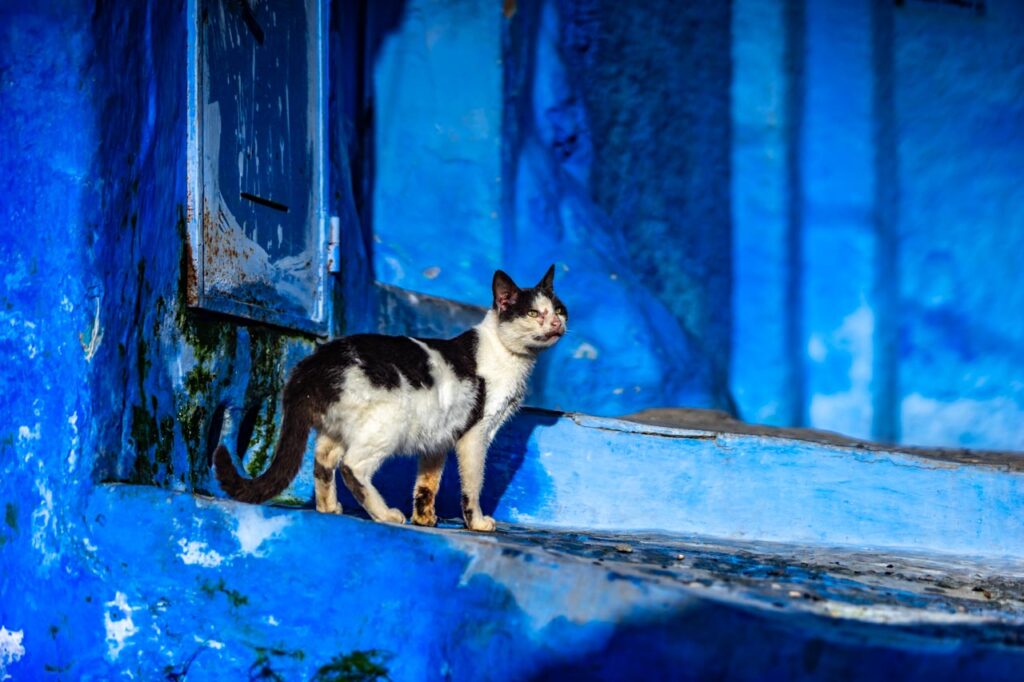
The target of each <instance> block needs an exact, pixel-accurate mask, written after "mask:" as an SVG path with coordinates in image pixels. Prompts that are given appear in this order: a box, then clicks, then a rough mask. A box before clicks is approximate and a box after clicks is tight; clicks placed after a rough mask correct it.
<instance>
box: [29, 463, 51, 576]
mask: <svg viewBox="0 0 1024 682" xmlns="http://www.w3.org/2000/svg"><path fill="white" fill-rule="evenodd" d="M36 492H38V493H39V498H40V500H41V504H40V505H39V506H38V507H36V509H35V511H33V512H32V547H33V548H34V549H35V550H36V551H38V552H39V553H40V554H42V555H43V567H44V568H45V567H48V566H49V565H50V564H51V563H53V561H54V560H56V559H57V554H56V552H51V551H50V550H49V549H48V548H47V546H46V533H47V530H48V529H49V528H50V526H51V525H52V523H53V518H54V516H53V510H54V506H53V491H51V490H50V489H49V488H47V487H46V485H45V484H44V483H43V481H41V480H37V481H36ZM53 532H54V534H55V535H56V530H55V529H54V531H53Z"/></svg>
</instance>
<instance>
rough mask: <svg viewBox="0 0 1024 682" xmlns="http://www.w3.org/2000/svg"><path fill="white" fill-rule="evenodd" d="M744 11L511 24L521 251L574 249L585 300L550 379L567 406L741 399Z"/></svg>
mask: <svg viewBox="0 0 1024 682" xmlns="http://www.w3.org/2000/svg"><path fill="white" fill-rule="evenodd" d="M681 11H682V14H681V13H680V12H681ZM729 17H730V14H729V11H728V8H727V7H723V5H722V4H721V3H690V4H689V5H687V8H686V9H684V10H681V9H680V7H679V6H678V3H658V2H655V3H644V4H643V6H642V7H640V6H636V7H630V8H628V10H623V8H622V7H620V6H618V5H615V4H613V3H604V2H601V1H600V0H595V1H580V0H574V1H572V2H554V1H552V2H546V3H538V4H536V5H531V6H530V7H524V8H522V9H521V10H520V11H519V12H518V13H517V14H516V15H515V16H514V17H513V18H512V19H511V20H510V21H509V22H508V25H507V27H506V54H505V58H506V62H505V93H506V104H505V107H506V128H505V131H504V137H505V147H506V149H505V159H504V162H505V167H504V175H505V176H506V177H507V178H508V179H509V183H508V186H507V187H506V188H505V192H506V195H505V197H504V201H505V203H504V205H503V209H504V212H503V216H504V221H505V230H506V245H507V253H508V254H509V256H510V257H511V260H512V262H514V263H516V264H517V267H522V268H523V269H527V270H529V269H534V268H536V267H539V266H540V265H541V264H542V263H543V262H544V261H545V259H550V260H557V261H559V262H562V263H564V264H565V265H566V268H565V270H566V272H565V273H564V275H563V277H562V280H561V281H562V286H563V287H564V289H563V292H564V293H563V298H566V299H568V300H575V301H577V302H578V303H577V305H576V306H575V307H573V306H572V305H571V304H570V312H573V313H576V314H575V315H574V316H573V318H572V319H571V320H570V329H574V330H575V332H576V333H577V336H576V338H573V339H572V341H573V343H571V344H565V345H564V346H562V347H560V348H557V349H556V351H555V352H554V353H552V357H550V358H547V359H546V360H545V363H544V365H543V366H542V367H541V369H540V375H539V376H538V377H537V380H536V381H535V386H536V387H537V390H538V392H539V393H540V394H541V395H543V396H545V398H546V399H547V400H551V397H555V398H556V401H555V405H557V406H559V407H562V408H565V409H573V410H577V409H578V410H582V411H587V412H591V413H596V414H606V415H607V414H622V413H625V412H629V411H635V410H639V409H642V408H643V407H650V406H653V405H658V404H661V405H688V406H694V407H716V408H720V409H726V410H729V411H732V409H733V406H732V401H731V398H730V396H729V393H728V388H727V377H726V366H727V364H728V354H729V340H728V336H729V322H730V313H729V310H730V306H731V301H730V290H729V280H730V269H731V254H730V249H729V213H728V191H729V162H728V149H729V117H728V107H729V87H730V70H729V63H730V59H729V55H728V52H727V50H723V49H722V48H721V45H725V44H728V33H729ZM698 102H699V104H697V103H698ZM520 264H521V265H520ZM554 367H557V368H558V369H557V371H556V372H551V371H550V370H549V369H548V368H554ZM545 370H547V371H545ZM580 391H582V392H583V395H580ZM560 401H561V402H560ZM545 404H547V403H545Z"/></svg>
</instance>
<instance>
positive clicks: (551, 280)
mask: <svg viewBox="0 0 1024 682" xmlns="http://www.w3.org/2000/svg"><path fill="white" fill-rule="evenodd" d="M537 288H538V289H543V290H545V291H554V290H555V264H554V263H552V264H551V267H550V268H548V271H547V273H546V274H545V275H544V277H542V278H541V280H540V282H539V283H538V284H537Z"/></svg>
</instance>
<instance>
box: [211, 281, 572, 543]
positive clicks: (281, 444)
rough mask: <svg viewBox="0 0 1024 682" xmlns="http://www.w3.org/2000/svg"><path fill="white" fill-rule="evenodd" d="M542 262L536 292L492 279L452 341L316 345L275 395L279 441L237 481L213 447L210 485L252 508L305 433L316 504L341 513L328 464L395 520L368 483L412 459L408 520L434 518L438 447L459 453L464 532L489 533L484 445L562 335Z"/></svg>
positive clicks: (396, 339)
mask: <svg viewBox="0 0 1024 682" xmlns="http://www.w3.org/2000/svg"><path fill="white" fill-rule="evenodd" d="M554 278H555V266H554V265H552V266H551V267H550V268H549V269H548V271H547V274H545V275H544V277H543V279H541V281H540V282H539V283H538V284H537V286H535V287H532V288H527V289H520V288H519V287H518V286H516V284H515V282H513V281H512V278H511V277H509V276H508V275H506V274H505V273H504V272H502V271H501V270H498V271H497V272H495V273H494V280H493V282H492V285H491V288H492V292H493V294H494V302H493V305H492V308H491V310H489V311H488V312H487V315H486V316H485V317H484V319H483V321H481V322H480V323H479V324H478V325H476V326H475V327H473V328H472V329H470V330H469V331H466V332H464V333H463V334H461V335H459V336H457V337H455V338H454V339H415V338H410V337H405V336H381V335H376V334H364V335H356V336H349V337H345V338H341V339H336V340H334V341H330V342H328V343H325V344H324V345H323V346H321V347H320V348H318V349H317V350H316V352H314V353H313V354H312V355H310V356H309V357H307V358H305V359H303V360H302V361H301V362H299V364H298V365H297V366H296V367H295V369H294V371H293V372H292V374H291V376H290V377H289V379H288V383H287V384H286V385H285V388H284V393H283V396H282V403H283V410H282V415H283V416H282V423H281V434H280V438H279V439H278V442H277V446H276V449H275V451H274V457H273V460H272V461H271V463H270V466H269V467H268V468H267V470H266V471H265V472H264V473H262V474H261V475H260V476H258V477H257V478H254V479H246V478H242V476H240V475H239V473H238V469H237V468H236V467H235V464H234V462H233V461H232V458H231V454H230V453H229V452H228V450H227V448H225V447H224V446H223V445H220V446H218V448H217V451H216V452H215V453H214V462H215V465H216V472H217V480H219V481H220V485H221V487H222V488H223V489H224V491H225V492H227V494H228V495H230V496H231V497H233V498H235V499H237V500H242V501H244V502H254V503H255V502H263V501H266V500H268V499H270V498H272V497H274V496H275V495H277V494H279V493H280V492H281V491H282V490H284V489H285V487H287V485H288V484H289V483H290V482H291V481H292V479H294V478H295V476H296V474H298V471H299V467H300V465H301V463H302V457H303V455H304V454H305V449H306V440H307V438H308V437H309V430H310V429H311V428H312V429H316V431H317V438H316V447H315V454H316V463H315V465H314V469H313V471H314V478H315V486H316V508H317V510H318V511H322V512H328V513H335V514H340V513H341V505H340V504H338V495H337V490H336V488H335V475H334V472H335V469H337V468H338V467H339V465H340V467H341V476H342V480H343V481H344V482H345V485H346V486H347V487H348V489H349V490H350V491H351V492H352V495H353V497H355V498H356V500H358V501H359V503H360V504H361V505H362V506H363V508H364V509H365V510H366V511H367V513H369V515H370V516H371V517H372V518H373V519H374V520H376V521H388V522H391V523H404V522H405V516H404V515H403V514H402V513H401V512H400V511H399V510H397V509H394V508H389V507H388V505H387V503H386V502H385V501H384V498H382V497H381V495H380V493H379V492H378V491H377V489H376V488H374V487H373V475H374V473H375V472H376V471H377V469H378V468H379V467H380V465H381V463H383V461H384V460H385V459H386V458H388V457H390V456H391V455H395V454H398V453H407V454H415V455H419V472H418V474H417V477H416V486H415V490H414V493H413V516H412V521H413V523H416V524H418V525H422V526H433V525H435V524H436V523H437V516H436V514H435V512H434V498H435V496H436V494H437V488H438V486H439V485H440V483H441V472H442V470H443V468H444V461H445V458H446V456H447V454H448V451H449V450H451V449H452V448H453V447H454V449H455V454H456V456H457V457H458V463H459V476H460V478H461V480H462V513H463V517H464V518H465V521H466V527H467V528H470V529H472V530H479V531H491V530H494V519H492V518H490V517H489V516H484V515H483V513H482V512H481V511H480V490H481V488H482V487H483V480H484V460H485V458H486V456H487V448H488V447H489V446H490V444H491V441H492V440H493V439H494V436H495V434H496V433H497V432H498V429H499V428H500V427H501V425H502V424H503V423H504V422H505V420H507V419H508V418H509V417H510V416H511V415H512V414H513V413H514V412H515V411H516V410H517V409H518V408H519V404H520V402H521V401H522V398H523V394H524V392H525V389H526V381H527V379H528V378H529V376H530V372H531V370H532V369H533V366H534V363H535V362H536V361H537V356H538V354H539V353H540V352H541V351H543V350H545V349H547V348H550V347H551V346H553V345H555V343H557V342H558V340H559V339H560V338H562V336H563V335H564V334H565V331H566V321H567V319H568V317H567V316H568V314H567V312H566V309H565V305H564V304H563V303H562V302H561V301H560V300H559V299H558V296H556V295H555V291H554Z"/></svg>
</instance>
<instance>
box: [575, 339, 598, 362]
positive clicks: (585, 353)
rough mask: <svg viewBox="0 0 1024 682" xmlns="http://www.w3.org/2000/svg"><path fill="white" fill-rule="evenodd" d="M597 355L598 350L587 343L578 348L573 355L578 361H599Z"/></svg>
mask: <svg viewBox="0 0 1024 682" xmlns="http://www.w3.org/2000/svg"><path fill="white" fill-rule="evenodd" d="M597 355H598V353H597V348H595V347H594V346H592V345H590V344H589V343H587V342H586V341H584V342H583V343H581V344H580V345H578V346H576V350H575V352H573V354H572V356H573V358H575V359H576V360H597Z"/></svg>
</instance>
